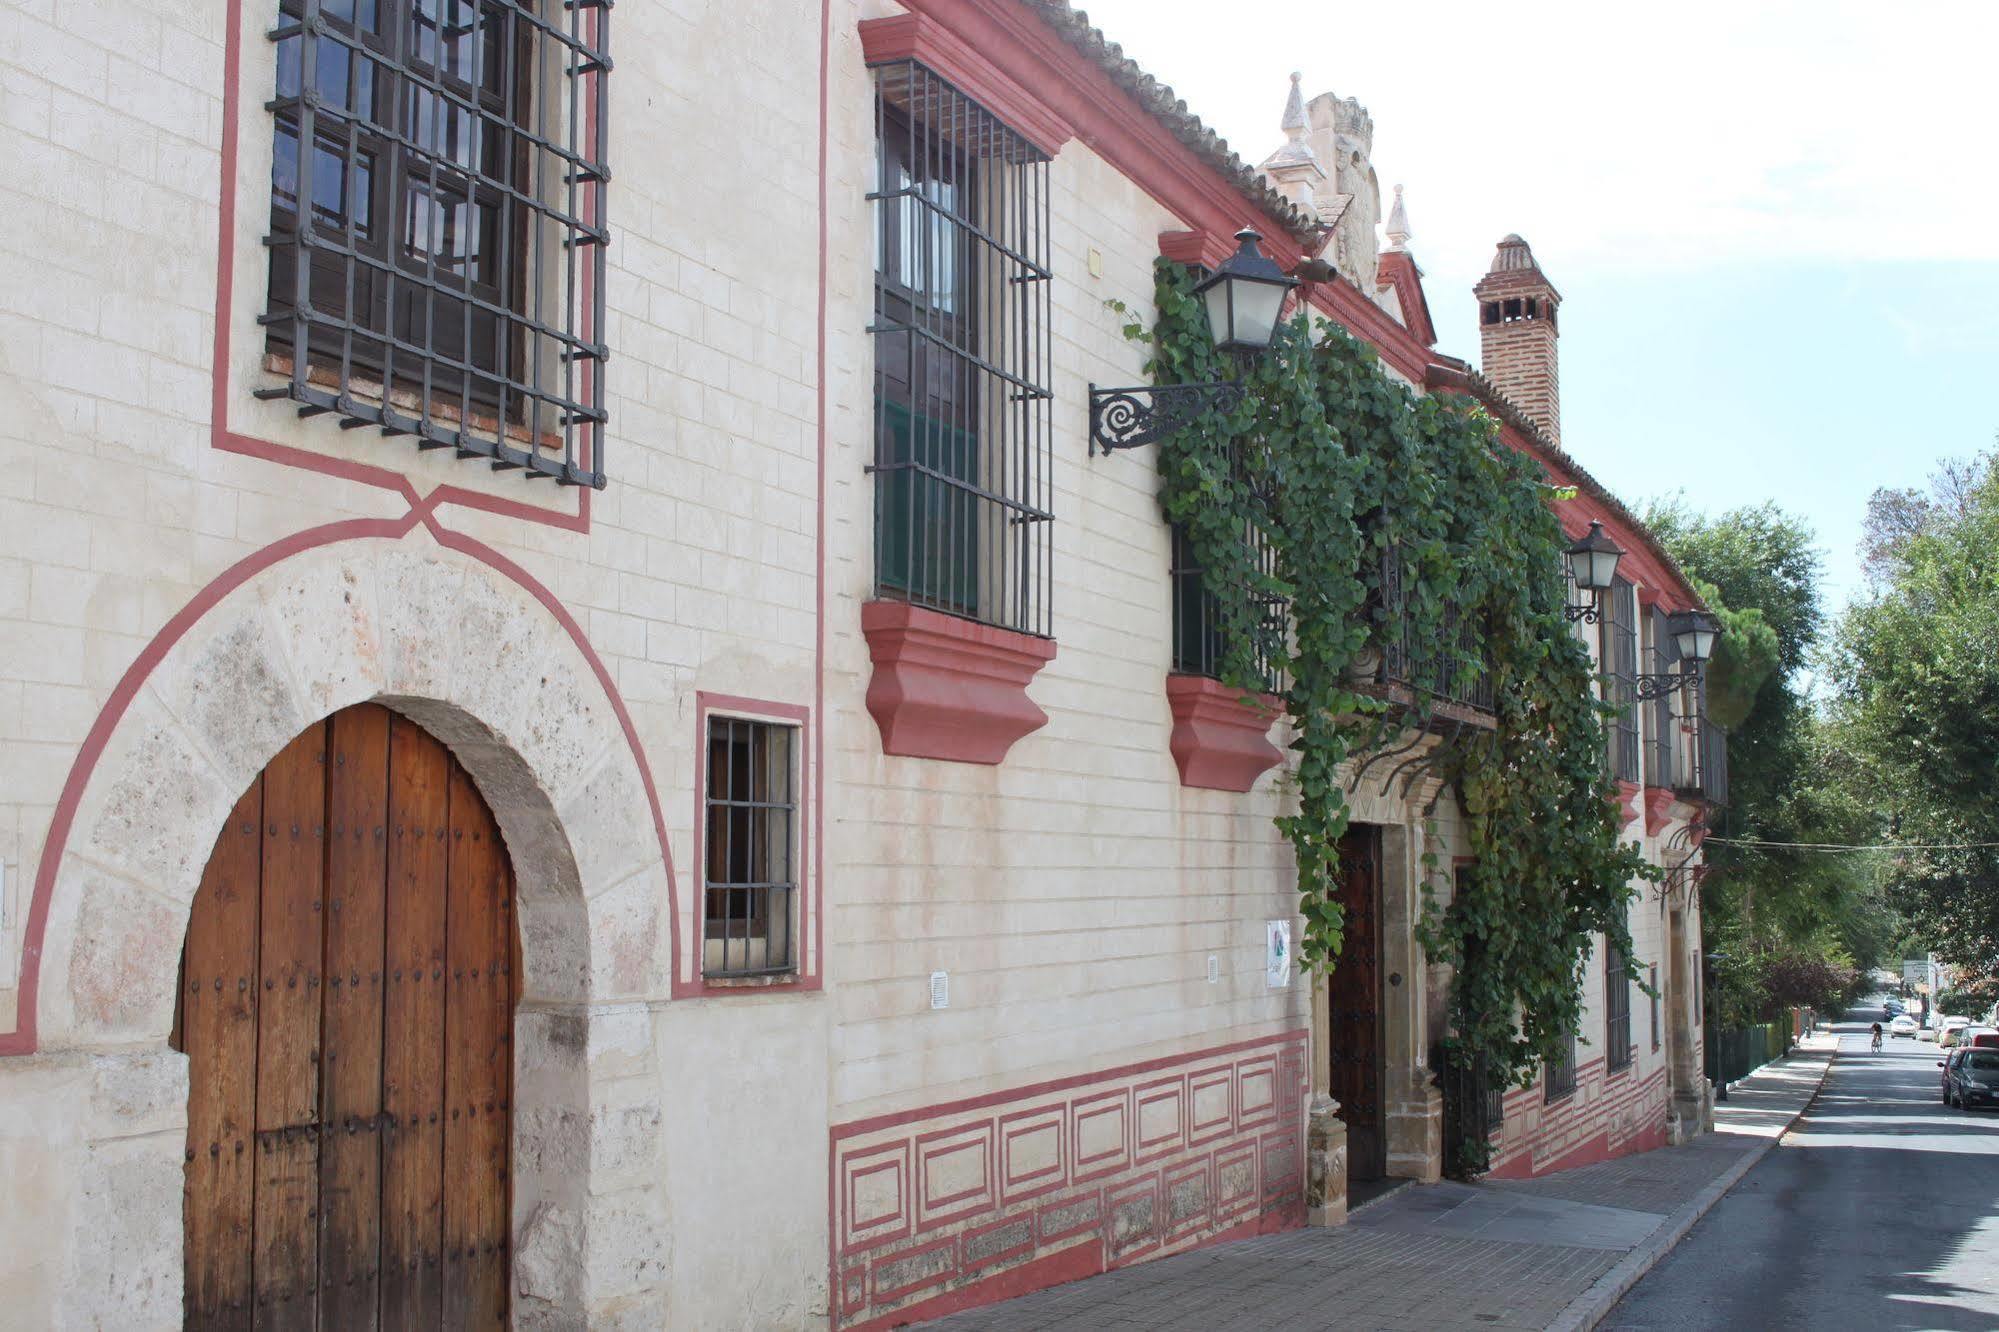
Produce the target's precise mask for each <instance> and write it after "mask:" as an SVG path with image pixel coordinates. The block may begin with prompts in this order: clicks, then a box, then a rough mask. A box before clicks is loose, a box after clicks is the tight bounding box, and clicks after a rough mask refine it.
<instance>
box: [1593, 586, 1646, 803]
mask: <svg viewBox="0 0 1999 1332" xmlns="http://www.w3.org/2000/svg"><path fill="white" fill-rule="evenodd" d="M1600 628H1601V631H1602V633H1601V638H1600V639H1599V642H1598V666H1599V668H1600V669H1601V670H1602V672H1603V699H1604V702H1606V703H1609V704H1610V705H1611V706H1613V707H1615V708H1616V709H1617V715H1616V716H1615V717H1613V718H1612V719H1611V723H1610V775H1611V776H1612V777H1613V778H1615V779H1616V780H1618V781H1620V782H1635V781H1637V780H1639V773H1640V764H1639V757H1640V756H1639V753H1638V680H1637V675H1638V594H1637V590H1636V589H1635V588H1633V587H1632V586H1631V584H1629V583H1627V582H1625V581H1624V580H1623V579H1622V578H1620V579H1618V580H1617V581H1616V582H1615V583H1613V584H1612V585H1611V588H1610V594H1609V596H1608V597H1607V598H1606V599H1605V601H1604V607H1603V620H1602V623H1601V625H1600Z"/></svg>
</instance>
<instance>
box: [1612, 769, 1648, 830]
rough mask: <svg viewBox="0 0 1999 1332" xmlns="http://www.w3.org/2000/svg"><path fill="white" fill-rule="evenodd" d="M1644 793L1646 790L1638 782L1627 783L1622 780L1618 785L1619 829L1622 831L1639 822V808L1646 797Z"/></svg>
mask: <svg viewBox="0 0 1999 1332" xmlns="http://www.w3.org/2000/svg"><path fill="white" fill-rule="evenodd" d="M1644 792H1645V788H1644V787H1642V786H1640V785H1639V784H1638V783H1636V782H1627V781H1622V780H1620V781H1619V782H1618V783H1617V800H1616V804H1617V817H1618V828H1619V830H1620V831H1621V830H1623V829H1625V828H1629V827H1630V826H1631V825H1632V824H1634V823H1636V822H1638V815H1639V808H1638V806H1639V803H1640V800H1641V798H1642V797H1643V795H1644Z"/></svg>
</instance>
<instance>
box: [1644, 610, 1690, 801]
mask: <svg viewBox="0 0 1999 1332" xmlns="http://www.w3.org/2000/svg"><path fill="white" fill-rule="evenodd" d="M1650 619H1651V626H1652V647H1651V657H1652V665H1651V670H1652V671H1653V672H1654V673H1656V674H1659V675H1673V674H1676V673H1678V671H1679V669H1680V646H1679V644H1678V643H1676V642H1674V641H1673V635H1672V632H1671V630H1669V629H1668V628H1667V625H1666V612H1664V611H1662V610H1660V609H1659V608H1658V607H1656V606H1655V607H1653V608H1652V614H1651V617H1650ZM1682 692H1684V691H1682ZM1673 699H1674V694H1672V693H1670V692H1669V693H1665V694H1661V695H1660V696H1659V697H1658V698H1656V699H1653V700H1652V705H1651V715H1650V716H1649V717H1648V718H1647V719H1646V720H1647V723H1648V725H1649V728H1650V731H1651V733H1650V734H1649V735H1647V736H1646V737H1645V784H1646V785H1647V786H1663V787H1667V788H1669V789H1670V788H1672V787H1674V786H1677V785H1678V784H1679V783H1678V780H1677V778H1678V776H1679V768H1680V766H1681V765H1680V764H1679V763H1678V762H1677V748H1676V742H1677V741H1678V739H1679V737H1680V720H1679V718H1678V717H1676V716H1674V715H1673Z"/></svg>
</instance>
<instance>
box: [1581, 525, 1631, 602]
mask: <svg viewBox="0 0 1999 1332" xmlns="http://www.w3.org/2000/svg"><path fill="white" fill-rule="evenodd" d="M1567 555H1568V561H1569V577H1570V579H1572V580H1573V581H1574V582H1575V585H1576V586H1577V587H1578V588H1580V589H1581V590H1583V591H1585V592H1608V591H1610V588H1611V584H1613V583H1614V582H1616V581H1617V562H1618V560H1619V559H1621V558H1622V557H1623V555H1624V551H1623V548H1622V547H1620V546H1619V545H1618V544H1617V543H1616V542H1615V541H1612V540H1611V539H1610V537H1609V536H1607V535H1606V534H1605V533H1604V530H1603V524H1602V523H1599V522H1592V523H1590V525H1589V531H1588V532H1587V533H1586V534H1584V535H1583V536H1582V537H1581V539H1579V540H1578V541H1576V543H1575V544H1574V545H1572V546H1570V547H1569V549H1568V552H1567Z"/></svg>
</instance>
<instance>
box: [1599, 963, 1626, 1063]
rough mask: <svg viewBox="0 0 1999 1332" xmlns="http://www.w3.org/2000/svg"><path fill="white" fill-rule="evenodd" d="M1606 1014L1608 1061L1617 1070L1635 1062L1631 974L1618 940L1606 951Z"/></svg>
mask: <svg viewBox="0 0 1999 1332" xmlns="http://www.w3.org/2000/svg"><path fill="white" fill-rule="evenodd" d="M1603 1014H1604V1017H1603V1056H1604V1064H1605V1066H1606V1067H1608V1068H1609V1070H1610V1071H1611V1072H1613V1073H1615V1072H1616V1071H1617V1070H1618V1069H1620V1068H1628V1067H1630V1065H1631V978H1630V977H1629V976H1626V975H1625V974H1624V954H1623V953H1621V952H1619V951H1618V950H1617V947H1616V946H1615V945H1614V944H1613V945H1608V946H1606V948H1605V951H1604V955H1603Z"/></svg>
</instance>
